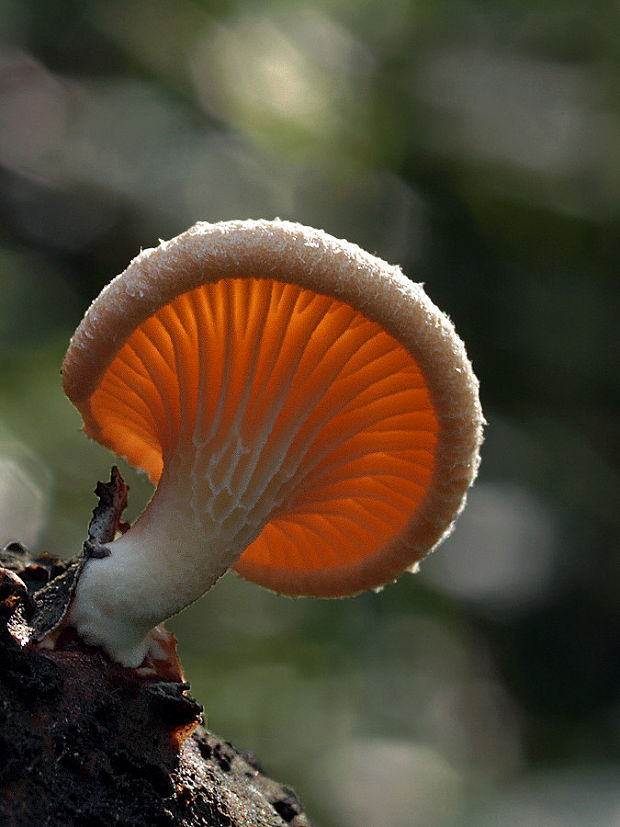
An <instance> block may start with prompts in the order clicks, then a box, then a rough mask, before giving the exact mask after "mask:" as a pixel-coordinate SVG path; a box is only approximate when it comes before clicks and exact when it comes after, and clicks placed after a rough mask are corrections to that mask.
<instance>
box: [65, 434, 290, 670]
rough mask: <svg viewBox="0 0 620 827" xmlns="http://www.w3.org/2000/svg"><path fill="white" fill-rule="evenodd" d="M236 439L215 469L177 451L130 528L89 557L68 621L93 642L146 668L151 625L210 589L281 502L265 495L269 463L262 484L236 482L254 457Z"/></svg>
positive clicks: (199, 454) (201, 455)
mask: <svg viewBox="0 0 620 827" xmlns="http://www.w3.org/2000/svg"><path fill="white" fill-rule="evenodd" d="M235 442H236V444H235V445H234V446H232V447H231V449H230V450H226V447H227V446H224V448H223V449H221V450H220V451H219V455H220V463H219V465H218V466H216V467H214V466H213V462H212V461H211V462H210V461H209V459H211V460H213V459H214V455H213V454H209V453H208V452H206V451H201V450H194V451H193V452H192V451H191V450H189V449H188V450H186V451H179V453H178V454H177V455H176V456H175V458H174V460H173V461H171V462H170V463H168V464H166V465H165V467H164V472H163V474H162V477H161V480H160V483H159V486H158V488H157V490H156V492H155V494H154V496H153V498H152V500H151V502H150V503H149V505H148V506H147V508H146V510H145V511H144V513H143V514H142V515H141V516H140V517H139V519H138V520H137V521H136V523H135V524H134V525H133V526H132V528H131V529H130V530H129V531H127V532H126V533H125V534H123V535H122V536H120V537H118V539H116V540H114V542H112V543H108V544H107V545H106V548H107V549H108V550H109V555H108V556H106V557H101V558H99V557H97V558H93V559H91V560H89V561H88V562H87V564H86V565H85V567H84V570H83V573H82V576H81V577H80V579H79V582H78V584H77V587H76V593H75V597H74V600H73V604H72V607H71V610H70V615H69V618H68V620H69V623H70V624H71V625H72V626H75V628H76V629H77V631H78V633H79V635H80V636H81V637H82V639H83V640H84V641H85V642H86V643H89V644H91V645H96V646H101V647H102V648H103V649H104V650H105V651H106V652H107V653H108V655H110V657H111V658H113V659H114V660H116V661H118V662H119V663H122V664H123V665H124V666H129V667H135V666H138V665H139V664H140V663H142V661H143V659H144V657H145V655H146V653H147V651H148V649H149V646H150V642H151V641H150V636H149V632H150V630H151V629H152V628H153V627H155V626H156V625H157V624H159V623H161V622H162V621H163V620H165V619H166V618H168V617H171V616H172V615H175V614H177V613H178V612H180V611H181V609H183V608H185V606H188V605H189V604H190V603H193V602H194V601H195V600H197V599H198V598H199V597H201V595H203V594H204V593H205V592H206V591H208V590H209V589H210V588H211V586H212V585H213V584H214V583H215V582H216V580H218V579H219V578H220V577H221V576H222V575H223V574H224V573H225V572H226V571H227V570H228V569H229V568H230V567H231V566H232V565H234V563H235V562H236V561H237V560H238V559H239V557H240V555H241V554H242V552H243V551H244V549H245V548H246V547H247V546H248V545H249V544H250V543H251V542H252V541H253V540H254V539H256V537H257V536H258V535H259V533H260V531H261V529H262V528H263V526H264V525H265V523H266V522H267V521H268V519H269V517H270V514H271V512H272V511H273V508H274V507H275V506H276V505H277V502H276V501H275V500H274V499H273V497H270V496H266V497H265V496H264V493H265V492H264V488H265V474H264V471H265V468H264V466H263V467H262V469H261V470H262V472H263V473H261V475H260V479H261V480H262V483H261V484H256V481H255V482H254V484H252V485H248V486H245V488H244V490H243V491H233V490H232V489H231V487H230V483H229V480H230V477H231V476H232V473H233V472H234V470H235V469H240V468H241V467H242V466H243V467H250V466H253V465H255V464H256V463H255V462H252V458H251V456H249V452H248V451H246V450H245V449H244V448H243V447H242V446H241V444H240V443H239V441H238V440H236V441H235ZM228 447H230V446H228ZM215 458H216V459H217V456H216V457H215ZM271 470H272V472H273V473H272V474H269V475H268V477H269V480H270V481H272V482H273V480H274V479H275V478H277V476H278V475H277V470H278V469H277V468H272V469H271ZM218 472H219V473H218ZM218 477H219V478H221V479H222V483H221V484H218V483H216V482H214V481H215V480H217V479H218Z"/></svg>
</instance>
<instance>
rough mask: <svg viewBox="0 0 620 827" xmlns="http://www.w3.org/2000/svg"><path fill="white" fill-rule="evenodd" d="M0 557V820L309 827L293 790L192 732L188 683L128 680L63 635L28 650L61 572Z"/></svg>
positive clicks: (66, 826)
mask: <svg viewBox="0 0 620 827" xmlns="http://www.w3.org/2000/svg"><path fill="white" fill-rule="evenodd" d="M0 557H1V558H2V559H1V560H0V563H1V564H2V566H3V568H2V569H0V824H2V825H4V826H5V827H32V825H34V824H36V825H40V827H72V825H76V827H77V826H78V825H93V826H94V827H97V825H101V827H103V825H106V827H107V826H108V825H135V827H139V826H140V825H144V826H145V827H146V825H149V827H157V825H205V826H206V827H209V826H210V825H212V826H213V827H216V826H217V827H285V825H289V827H306V825H310V821H309V820H308V818H307V816H306V815H305V814H304V813H303V811H302V808H301V805H300V804H299V801H298V800H297V798H296V796H295V794H294V793H293V792H292V790H290V789H288V788H287V787H284V786H282V785H281V784H278V783H277V782H276V781H273V780H272V779H270V778H268V777H267V776H265V775H264V774H263V773H262V771H261V770H260V768H259V767H258V766H257V764H256V762H255V760H254V759H253V758H252V757H251V756H249V755H247V754H244V753H242V752H240V751H239V750H237V749H236V748H235V747H233V746H232V745H231V744H229V743H226V742H224V741H222V740H220V739H219V738H218V737H217V736H215V735H214V734H212V733H210V732H208V731H207V730H205V729H204V728H202V727H201V726H197V727H196V721H198V720H199V718H200V713H201V707H200V705H199V704H198V703H197V702H196V701H195V700H194V699H193V698H192V697H191V695H190V694H189V693H188V688H189V687H188V685H187V684H185V683H178V682H167V681H161V680H145V679H143V678H139V677H137V676H136V674H135V673H134V672H133V671H132V670H128V669H125V668H123V667H121V666H119V665H118V664H115V663H112V662H111V661H110V660H108V659H107V658H106V657H105V656H104V655H103V653H102V652H101V651H100V650H99V649H96V648H92V647H87V646H85V645H84V644H82V643H81V641H79V640H78V639H77V637H76V636H75V635H74V634H72V632H71V630H65V631H64V632H62V633H61V634H62V635H63V640H62V645H61V646H59V647H58V648H57V649H56V650H55V651H52V650H41V649H38V648H37V647H36V646H35V645H34V644H33V643H32V642H29V640H28V635H29V629H31V628H32V627H29V625H28V624H29V621H30V619H31V617H32V615H33V614H35V615H36V609H35V607H36V594H37V592H38V591H39V590H41V588H42V587H44V586H45V584H46V583H47V582H48V581H52V582H53V580H54V578H55V577H57V576H62V575H63V573H65V569H66V565H65V564H64V563H63V562H62V561H56V560H52V558H49V557H47V556H43V557H40V558H38V559H36V560H30V559H29V558H28V557H27V555H26V554H25V552H24V550H23V549H21V548H19V547H17V546H16V545H15V544H12V545H11V547H9V548H8V549H5V550H4V551H3V552H2V553H1V554H0ZM33 597H34V598H35V599H34V601H33V599H32V598H33ZM194 727H196V728H194ZM188 733H191V734H188Z"/></svg>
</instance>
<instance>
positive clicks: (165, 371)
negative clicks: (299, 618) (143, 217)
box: [63, 220, 483, 667]
mask: <svg viewBox="0 0 620 827" xmlns="http://www.w3.org/2000/svg"><path fill="white" fill-rule="evenodd" d="M63 383H64V387H65V391H66V393H67V395H68V396H69V398H70V399H71V401H72V402H73V404H74V405H75V406H76V407H77V408H78V410H79V411H80V413H81V414H82V417H83V420H84V430H85V431H86V433H87V434H88V435H89V436H90V437H92V438H94V439H96V440H98V441H99V442H100V443H102V444H103V445H105V446H107V447H109V448H111V449H112V450H113V451H114V452H115V453H116V454H117V455H119V456H122V457H125V458H126V459H127V461H128V462H129V463H130V464H131V465H133V466H135V467H137V468H139V469H142V470H143V471H145V472H146V473H147V474H148V476H149V478H150V480H151V481H152V482H153V483H154V484H156V485H157V488H156V491H155V493H154V495H153V498H152V499H151V501H150V503H149V504H148V506H147V508H146V509H145V511H144V512H143V514H142V515H141V516H140V517H139V518H138V520H137V521H136V522H135V524H134V525H133V526H132V527H131V528H130V529H129V530H128V531H126V532H125V533H124V534H122V535H121V536H119V537H117V538H116V539H115V540H114V541H113V542H111V543H109V544H107V546H106V547H105V548H104V549H101V550H100V552H99V553H98V554H97V555H96V556H95V557H93V558H91V559H89V560H88V561H87V562H86V564H85V566H84V568H83V572H82V575H81V577H80V579H79V582H78V584H77V587H76V592H75V597H74V600H73V604H72V606H71V609H70V614H69V618H68V620H69V623H70V624H71V625H73V626H75V628H76V629H77V632H78V634H79V635H80V636H81V637H82V639H83V640H85V641H86V642H87V643H89V644H93V645H98V646H101V647H102V648H103V649H104V650H105V651H106V652H107V654H108V655H109V656H110V657H111V658H112V659H114V660H116V661H118V662H120V663H121V664H124V665H125V666H130V667H135V666H138V665H139V664H140V663H141V662H142V661H143V659H144V658H145V656H146V654H147V651H148V650H149V647H150V646H151V645H156V641H155V644H154V643H153V641H154V640H155V638H156V636H154V635H153V634H151V632H152V630H153V628H154V627H156V626H157V625H158V624H160V623H161V622H162V621H163V620H165V619H166V618H168V617H171V616H172V615H174V614H176V613H177V612H179V611H180V610H181V609H183V608H184V607H185V606H187V605H189V604H190V603H192V602H193V601H195V600H196V599H197V598H199V597H200V596H201V595H202V594H204V593H205V592H206V591H207V590H208V589H209V588H210V587H211V586H212V585H213V583H215V581H216V580H217V579H218V578H219V577H220V576H221V575H222V574H224V572H226V571H227V570H228V569H230V568H233V569H234V570H235V571H236V572H238V573H239V574H240V575H241V576H242V577H244V578H246V579H248V580H251V581H254V582H256V583H259V584H261V585H262V586H265V587H267V588H268V589H271V590H274V591H276V592H279V593H282V594H286V595H313V596H320V597H337V596H344V595H351V594H355V593H358V592H360V591H363V590H366V589H371V588H378V587H381V586H382V585H384V584H386V583H388V582H390V581H393V580H394V579H396V578H397V577H398V575H399V574H401V573H402V572H403V571H405V570H407V569H409V570H415V569H416V567H417V561H418V560H419V559H420V558H421V557H423V556H424V555H425V554H427V553H428V552H429V551H430V550H431V549H433V548H434V547H435V546H436V545H437V544H438V543H439V542H440V541H441V540H442V538H444V537H445V536H446V535H447V534H448V533H449V531H450V530H451V527H452V524H453V522H454V520H455V518H456V517H457V515H458V514H459V512H460V511H461V509H462V507H463V505H464V500H465V494H466V491H467V488H468V487H469V485H470V484H471V483H472V481H473V479H474V477H475V475H476V471H477V467H478V461H479V446H480V442H481V438H482V424H483V418H482V412H481V409H480V403H479V399H478V383H477V380H476V378H475V376H474V374H473V372H472V369H471V366H470V363H469V361H468V359H467V356H466V353H465V348H464V346H463V343H462V342H461V340H460V339H459V338H458V336H457V335H456V333H455V331H454V328H453V326H452V324H451V322H450V321H449V320H448V318H447V317H446V316H445V315H443V314H442V313H441V312H440V311H439V310H438V309H437V307H435V305H434V304H433V303H432V302H431V301H430V300H429V298H428V297H427V296H426V294H425V292H424V290H423V288H422V286H421V285H419V284H415V283H413V282H412V281H410V280H409V279H407V278H406V277H405V276H404V275H403V273H402V272H401V270H400V269H399V268H398V267H395V266H390V265H388V264H387V263H386V262H384V261H382V260H381V259H379V258H377V257H375V256H372V255H370V254H369V253H366V252H364V251H363V250H361V249H360V248H359V247H357V246H355V245H353V244H350V243H348V242H346V241H341V240H337V239H335V238H333V237H332V236H329V235H327V234H326V233H325V232H322V231H319V230H315V229H312V228H309V227H304V226H302V225H300V224H296V223H291V222H287V221H280V220H275V221H228V222H221V223H217V224H208V223H202V222H201V223H198V224H196V225H195V226H194V227H192V228H190V229H189V230H187V231H186V232H184V233H182V234H181V235H179V236H177V237H176V238H173V239H172V240H170V241H166V242H162V243H161V244H160V245H159V247H157V248H154V249H148V250H144V251H142V252H141V253H140V254H139V255H138V256H137V257H136V258H135V259H134V260H133V261H132V262H131V264H130V265H129V267H128V268H127V270H125V272H124V273H122V274H121V275H119V276H117V277H116V278H115V279H114V280H113V281H112V282H111V283H110V284H109V285H108V286H107V287H106V288H105V289H104V290H103V291H102V293H101V294H100V295H99V297H98V298H97V299H95V301H94V302H93V303H92V305H91V307H90V309H89V310H88V312H87V313H86V315H85V317H84V319H83V320H82V322H81V323H80V325H79V327H78V329H77V331H76V333H75V335H74V336H73V338H72V340H71V343H70V346H69V349H68V351H67V354H66V356H65V360H64V363H63Z"/></svg>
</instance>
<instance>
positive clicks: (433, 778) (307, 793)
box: [0, 0, 620, 827]
mask: <svg viewBox="0 0 620 827" xmlns="http://www.w3.org/2000/svg"><path fill="white" fill-rule="evenodd" d="M619 17H620V15H619V12H618V5H617V4H613V3H609V4H605V3H593V4H583V3H581V4H576V3H571V2H568V0H531V2H528V0H520V1H519V0H501V2H496V3H493V2H490V1H489V0H486V1H485V0H455V1H454V2H439V0H418V1H417V2H415V1H414V0H394V1H393V2H389V3H386V2H379V0H364V2H360V0H331V2H320V1H319V0H315V2H297V0H288V2H272V3H269V2H254V3H251V2H234V1H232V2H225V0H202V2H201V0H108V1H107V2H94V1H93V0H80V2H78V0H66V2H61V0H56V1H55V2H53V1H52V0H50V2H34V0H0V262H1V265H0V343H1V348H0V531H1V532H2V536H0V542H5V541H7V540H10V539H13V538H14V537H21V538H22V539H23V540H24V541H25V542H26V543H27V544H29V545H30V546H31V547H33V548H35V549H37V550H48V551H50V552H52V553H55V554H60V555H70V554H73V553H75V552H76V551H78V549H79V548H80V546H81V542H82V540H83V538H84V535H85V529H86V525H87V523H88V519H89V516H90V511H91V509H92V507H93V505H94V502H95V498H94V496H93V494H92V489H93V487H94V484H95V482H96V481H97V479H107V475H108V472H109V466H110V464H111V463H112V461H113V458H112V457H111V455H110V454H109V453H108V452H107V451H105V450H104V449H102V448H100V447H99V446H97V445H94V444H91V443H89V442H88V440H87V439H86V438H85V437H84V436H83V435H82V434H80V420H79V417H78V415H77V413H76V412H75V411H74V410H73V408H72V407H71V406H70V405H69V403H68V402H67V401H66V400H65V399H64V397H63V394H62V390H61V382H60V376H59V370H60V364H61V361H62V357H63V354H64V350H65V347H66V344H67V341H68V338H69V336H70V334H71V332H72V330H73V328H74V327H75V325H76V324H77V322H78V321H79V319H80V318H81V316H82V313H83V312H84V310H85V308H86V307H87V305H88V303H89V302H90V301H91V300H92V298H93V297H94V296H95V295H96V294H97V293H98V292H99V290H100V289H101V287H102V286H103V285H104V284H105V283H106V282H107V281H108V280H109V279H110V278H111V277H112V276H113V275H115V274H116V273H117V272H119V271H120V270H122V269H124V267H125V266H126V264H127V263H128V262H129V260H130V259H131V258H132V257H133V256H134V255H135V254H136V253H137V252H138V251H139V249H140V248H141V247H149V246H153V245H155V244H156V243H157V241H158V239H159V238H168V237H170V236H173V235H175V234H177V233H178V232H180V231H182V230H184V229H185V228H186V227H188V226H189V225H190V224H192V223H194V222H195V221H196V220H199V219H200V220H209V221H217V220H220V219H227V218H246V217H265V218H272V217H274V216H280V217H281V218H290V219H295V220H299V221H302V222H304V223H307V224H311V225H315V226H318V227H321V228H324V229H325V230H327V231H328V232H330V233H332V234H333V235H336V236H339V237H346V238H348V239H349V240H351V241H355V242H357V243H358V244H360V245H361V246H362V247H365V248H367V249H369V250H370V251H372V252H375V253H377V254H378V255H380V256H382V257H384V258H386V259H388V260H389V261H390V262H393V263H400V264H401V265H402V266H403V268H404V270H405V272H406V273H408V274H409V275H410V276H411V277H412V278H414V279H415V280H418V281H424V282H425V283H426V288H427V291H428V292H429V294H430V295H431V297H432V298H433V299H434V301H435V302H436V303H437V304H439V306H440V307H442V308H443V309H444V310H446V311H447V312H448V313H449V314H450V316H451V317H452V319H453V321H454V322H455V325H456V327H457V330H458V331H459V333H460V334H461V336H462V337H463V338H464V339H465V341H466V343H467V345H468V350H469V353H470V356H471V358H472V360H473V362H474V366H475V369H476V371H477V373H478V376H479V377H480V380H481V387H482V398H483V405H484V409H485V414H486V417H487V420H488V428H487V438H486V442H485V445H484V450H483V463H482V467H481V473H480V477H479V481H478V483H477V485H476V487H475V488H474V489H473V491H472V493H471V496H470V499H469V505H468V508H467V510H466V512H465V513H464V514H463V516H462V517H461V519H460V521H459V524H458V526H457V529H456V531H455V532H454V534H453V535H452V537H451V538H450V539H449V540H448V541H447V542H446V543H445V544H444V545H443V546H442V547H441V549H439V550H438V551H437V553H436V554H435V555H433V557H432V558H431V559H429V560H428V561H426V563H424V564H423V565H422V570H421V573H420V574H419V575H417V576H416V577H415V578H414V577H411V576H404V577H403V578H402V579H401V580H400V581H399V582H398V583H397V584H395V585H392V586H389V587H387V588H386V589H385V590H384V591H383V592H382V593H380V594H365V595H362V596H360V597H358V598H355V599H351V600H343V601H334V602H329V601H325V602H322V601H314V600H295V601H293V600H288V599H284V598H280V597H277V596H275V595H272V594H270V593H267V592H265V591H263V590H261V589H259V588H258V587H256V586H253V585H249V584H247V583H245V582H243V581H241V580H239V579H238V578H235V577H234V576H233V575H228V576H227V577H225V578H224V579H223V580H222V581H221V582H220V583H219V584H218V585H217V586H216V587H215V588H214V589H213V591H212V592H211V593H210V594H209V595H208V596H207V597H206V598H203V600H202V601H200V602H199V603H198V604H196V605H194V606H192V607H191V608H190V609H189V610H187V611H186V612H184V613H183V614H182V615H181V616H179V617H178V618H176V619H175V620H174V622H172V623H171V624H170V626H171V627H172V628H173V629H174V631H175V633H176V634H177V637H178V638H179V642H180V643H179V646H180V652H181V657H182V660H183V662H184V665H185V668H186V672H187V676H188V678H189V680H190V681H191V683H192V687H193V690H194V693H195V695H196V696H197V697H198V699H199V700H200V701H201V702H202V703H204V705H205V707H206V711H207V713H208V721H209V725H210V726H211V727H212V728H213V729H214V730H215V731H216V732H218V734H220V735H221V736H223V737H225V738H228V739H230V740H232V741H234V742H235V743H236V745H237V746H239V747H241V748H244V749H248V750H253V751H255V752H256V754H257V755H258V756H259V758H260V760H261V762H262V764H263V765H264V767H265V769H266V770H267V771H268V772H269V773H271V774H273V775H274V776H275V777H277V778H278V779H279V780H281V781H283V782H286V783H288V784H291V785H292V786H294V788H295V789H296V790H297V791H298V793H299V794H300V796H301V797H302V799H303V801H304V803H305V805H306V807H307V809H308V811H309V812H310V814H311V815H312V816H313V818H314V819H315V820H316V823H317V825H320V826H321V827H463V825H472V827H491V825H506V824H510V825H511V827H526V826H527V827H532V825H535V827H546V826H547V825H549V827H559V826H560V825H561V827H583V825H586V824H587V825H594V827H599V826H600V827H603V826H604V827H609V825H614V824H618V823H620V779H619V777H618V772H617V770H618V759H619V757H620V747H619V744H620V693H619V685H620V638H619V633H620V607H619V592H620V565H619V561H620V554H619V552H620V549H619V548H618V546H619V543H618V537H619V535H620V532H619V530H618V529H619V522H620V518H619V513H620V508H619V505H620V502H619V501H620V498H619V497H618V491H619V486H618V465H617V459H618V447H619V445H618V429H617V425H618V420H617V415H618V368H617V361H618V349H617V343H616V349H615V350H614V342H615V340H616V337H615V335H614V334H615V333H616V328H617V312H618V305H617V298H618V290H617V275H618V263H619V259H620V255H619V254H620V240H619V239H620V235H619V233H618V229H619V227H620V209H619V206H620V198H619V195H620V151H619V146H620V143H619V142H620V112H619V107H618V101H619V100H620V96H619V95H618V86H619V85H618V70H619V64H620V20H619ZM125 470H126V469H125V468H123V471H124V473H125ZM126 475H127V478H128V481H129V483H130V485H131V502H130V516H131V517H135V516H136V515H137V514H138V513H139V511H140V510H141V508H142V507H143V505H144V503H145V502H146V501H147V499H148V497H149V495H150V489H149V486H148V484H147V483H146V482H145V481H144V480H143V479H141V478H140V477H139V476H137V475H136V474H134V473H132V472H131V471H129V470H127V472H126Z"/></svg>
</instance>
